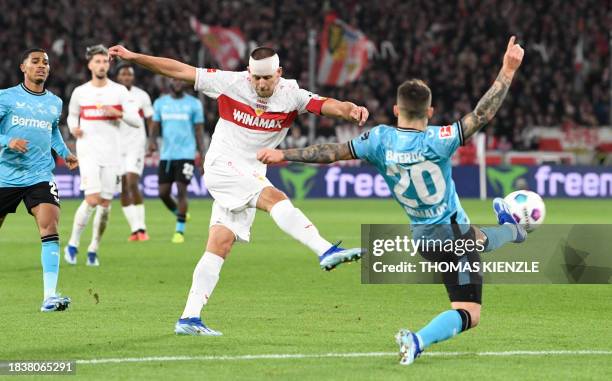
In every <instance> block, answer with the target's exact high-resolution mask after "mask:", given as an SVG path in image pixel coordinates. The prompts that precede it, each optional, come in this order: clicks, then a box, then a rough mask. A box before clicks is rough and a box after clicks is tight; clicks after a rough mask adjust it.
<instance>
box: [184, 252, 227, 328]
mask: <svg viewBox="0 0 612 381" xmlns="http://www.w3.org/2000/svg"><path fill="white" fill-rule="evenodd" d="M223 262H224V259H223V258H221V257H220V256H218V255H217V254H214V253H211V252H209V251H206V252H205V253H204V255H202V258H200V261H199V262H198V264H197V265H196V267H195V270H193V280H192V283H191V290H189V296H188V297H187V305H185V310H184V311H183V314H182V315H181V319H185V318H191V317H200V312H202V308H203V307H204V305H206V303H208V298H210V295H211V294H212V292H213V290H214V289H215V286H216V285H217V281H218V280H219V273H220V272H221V267H222V266H223Z"/></svg>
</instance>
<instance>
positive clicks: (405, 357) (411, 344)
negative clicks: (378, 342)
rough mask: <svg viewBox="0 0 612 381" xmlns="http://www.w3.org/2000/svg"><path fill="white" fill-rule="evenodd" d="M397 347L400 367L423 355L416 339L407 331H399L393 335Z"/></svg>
mask: <svg viewBox="0 0 612 381" xmlns="http://www.w3.org/2000/svg"><path fill="white" fill-rule="evenodd" d="M395 342H396V343H397V344H398V345H399V355H400V365H410V364H412V363H413V362H414V360H416V358H417V357H419V356H420V355H421V353H423V350H422V349H421V346H420V344H419V339H418V337H417V336H416V335H415V334H414V333H412V332H410V331H409V330H407V329H400V331H399V332H398V333H397V335H395Z"/></svg>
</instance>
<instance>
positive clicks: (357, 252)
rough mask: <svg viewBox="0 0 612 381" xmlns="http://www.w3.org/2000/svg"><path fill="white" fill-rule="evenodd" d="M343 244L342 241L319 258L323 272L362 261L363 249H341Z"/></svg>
mask: <svg viewBox="0 0 612 381" xmlns="http://www.w3.org/2000/svg"><path fill="white" fill-rule="evenodd" d="M341 243H342V241H339V242H338V243H336V244H334V245H333V246H332V247H330V248H329V250H327V251H326V252H325V253H323V254H321V255H320V256H319V265H320V266H321V268H322V269H323V270H325V271H331V270H333V269H335V268H336V266H338V265H339V264H341V263H344V262H356V261H358V260H360V259H361V255H362V254H363V251H364V250H363V249H362V248H360V247H358V248H354V249H344V248H342V247H340V244H341Z"/></svg>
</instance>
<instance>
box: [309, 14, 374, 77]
mask: <svg viewBox="0 0 612 381" xmlns="http://www.w3.org/2000/svg"><path fill="white" fill-rule="evenodd" d="M370 44H371V42H370V41H369V40H368V39H367V38H366V36H365V35H364V34H363V33H362V32H361V31H360V30H359V29H356V28H353V27H351V26H349V25H347V24H346V23H345V22H344V21H342V20H340V19H338V18H337V17H336V15H334V14H333V13H331V14H328V15H327V16H326V17H325V26H324V27H323V33H322V34H321V51H320V60H319V74H318V82H319V84H321V85H329V86H344V85H345V84H347V83H349V82H352V81H354V80H356V79H357V78H359V76H360V75H361V73H362V72H363V70H364V69H365V67H366V66H367V64H368V48H369V46H370Z"/></svg>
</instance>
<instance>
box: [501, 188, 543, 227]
mask: <svg viewBox="0 0 612 381" xmlns="http://www.w3.org/2000/svg"><path fill="white" fill-rule="evenodd" d="M504 201H506V203H508V206H509V207H510V213H512V217H514V219H515V220H516V222H518V223H519V224H521V225H523V226H524V227H525V230H527V231H528V232H532V231H534V230H535V229H536V228H537V227H538V226H540V225H541V224H542V222H544V217H546V206H545V205H544V201H543V200H542V197H540V195H539V194H537V193H535V192H531V191H527V190H519V191H516V192H512V193H510V194H509V195H507V196H506V197H505V198H504Z"/></svg>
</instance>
